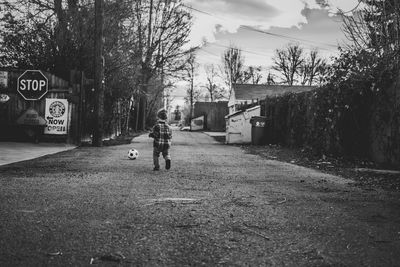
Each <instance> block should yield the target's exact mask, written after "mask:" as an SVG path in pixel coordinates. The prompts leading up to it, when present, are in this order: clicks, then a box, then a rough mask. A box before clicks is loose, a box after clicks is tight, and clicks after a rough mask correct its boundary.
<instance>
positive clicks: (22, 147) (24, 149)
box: [0, 142, 76, 166]
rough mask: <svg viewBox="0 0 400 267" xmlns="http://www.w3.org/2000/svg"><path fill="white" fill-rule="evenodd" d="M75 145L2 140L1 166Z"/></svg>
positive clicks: (64, 149)
mask: <svg viewBox="0 0 400 267" xmlns="http://www.w3.org/2000/svg"><path fill="white" fill-rule="evenodd" d="M75 147H76V146H74V145H68V144H63V143H37V144H36V143H28V142H0V166H1V165H6V164H10V163H14V162H19V161H24V160H30V159H34V158H38V157H42V156H45V155H51V154H55V153H59V152H62V151H66V150H71V149H74V148H75Z"/></svg>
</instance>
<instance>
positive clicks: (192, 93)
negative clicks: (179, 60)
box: [185, 53, 200, 122]
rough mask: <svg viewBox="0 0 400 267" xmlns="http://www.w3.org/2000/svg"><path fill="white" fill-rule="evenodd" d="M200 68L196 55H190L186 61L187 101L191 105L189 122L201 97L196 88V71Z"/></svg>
mask: <svg viewBox="0 0 400 267" xmlns="http://www.w3.org/2000/svg"><path fill="white" fill-rule="evenodd" d="M197 68H198V64H197V63H196V55H195V54H194V53H190V54H189V56H188V58H187V61H186V69H185V70H186V75H187V76H186V77H187V81H188V82H189V88H188V89H187V97H186V98H185V100H186V101H187V102H188V103H189V109H190V110H189V122H190V121H191V120H192V118H193V107H194V102H195V100H196V99H198V97H199V96H200V94H199V92H198V90H196V89H195V87H194V76H195V75H196V69H197Z"/></svg>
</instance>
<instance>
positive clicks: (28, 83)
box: [17, 70, 49, 101]
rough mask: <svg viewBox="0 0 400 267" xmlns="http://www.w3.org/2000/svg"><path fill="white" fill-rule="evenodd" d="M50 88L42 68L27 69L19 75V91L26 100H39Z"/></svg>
mask: <svg viewBox="0 0 400 267" xmlns="http://www.w3.org/2000/svg"><path fill="white" fill-rule="evenodd" d="M48 90H49V82H48V80H47V78H46V76H44V74H43V73H42V72H41V71H40V70H27V71H25V72H24V73H22V75H21V76H19V77H18V81H17V91H18V93H20V94H21V96H22V97H23V98H24V99H25V100H33V101H34V100H39V99H41V98H42V97H43V96H44V95H45V94H46V93H47V92H48Z"/></svg>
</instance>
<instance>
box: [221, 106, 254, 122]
mask: <svg viewBox="0 0 400 267" xmlns="http://www.w3.org/2000/svg"><path fill="white" fill-rule="evenodd" d="M259 108H260V105H257V106H254V107H251V108H248V109H244V110H238V111H236V112H234V113H231V114H228V115H226V116H225V119H228V118H230V117H232V116H236V115H239V114H240V113H244V112H249V111H253V110H256V109H259Z"/></svg>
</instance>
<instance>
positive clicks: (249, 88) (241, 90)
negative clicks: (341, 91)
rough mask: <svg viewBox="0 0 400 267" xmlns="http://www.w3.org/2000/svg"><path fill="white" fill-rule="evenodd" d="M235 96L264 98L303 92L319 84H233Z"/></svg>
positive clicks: (237, 98)
mask: <svg viewBox="0 0 400 267" xmlns="http://www.w3.org/2000/svg"><path fill="white" fill-rule="evenodd" d="M232 87H233V89H234V90H235V98H236V100H237V101H240V100H255V99H264V98H265V97H267V96H279V95H283V94H285V93H301V92H307V91H311V90H314V89H316V88H318V87H317V86H302V85H292V86H290V85H267V84H238V83H236V84H232Z"/></svg>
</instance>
